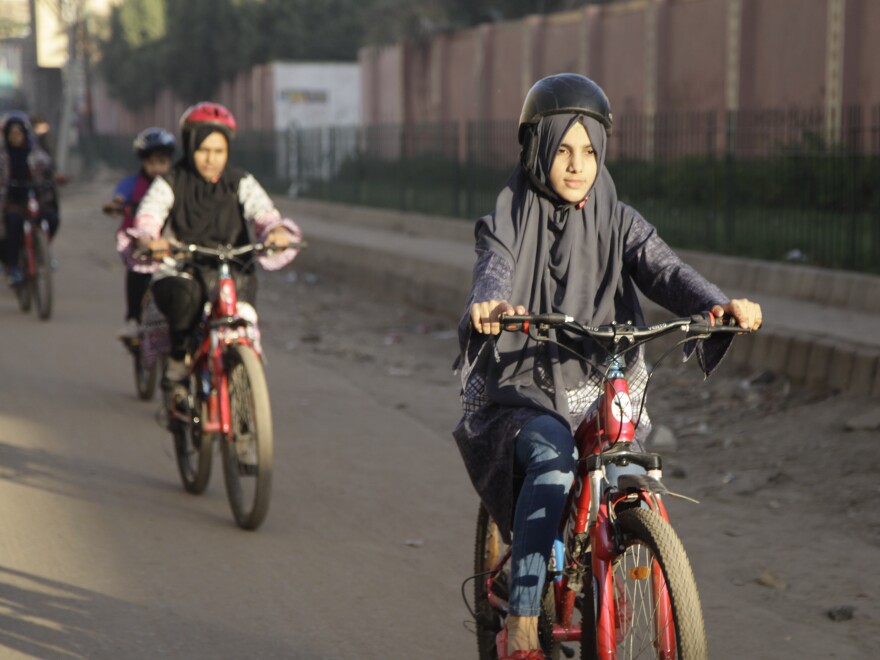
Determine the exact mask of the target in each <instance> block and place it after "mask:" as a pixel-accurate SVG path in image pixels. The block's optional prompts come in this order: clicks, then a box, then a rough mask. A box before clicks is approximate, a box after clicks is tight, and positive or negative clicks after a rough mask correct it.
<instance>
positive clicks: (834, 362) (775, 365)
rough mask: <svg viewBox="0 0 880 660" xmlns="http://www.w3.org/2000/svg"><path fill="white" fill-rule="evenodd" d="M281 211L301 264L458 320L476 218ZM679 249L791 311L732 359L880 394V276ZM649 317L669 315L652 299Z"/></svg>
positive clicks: (729, 283)
mask: <svg viewBox="0 0 880 660" xmlns="http://www.w3.org/2000/svg"><path fill="white" fill-rule="evenodd" d="M279 208H281V210H282V211H284V212H285V213H287V214H289V215H290V217H293V218H294V219H296V220H297V222H299V223H300V224H301V226H302V227H303V231H304V232H305V234H306V237H307V239H308V240H309V242H310V244H311V245H312V248H311V249H309V250H306V251H305V252H304V253H303V255H302V256H301V257H299V258H298V261H297V264H298V266H299V267H300V268H306V269H313V270H316V271H325V272H333V273H334V274H336V275H338V276H340V277H342V278H344V279H348V280H351V281H354V282H357V283H358V284H360V285H363V286H366V287H367V288H369V289H371V290H375V291H377V292H380V293H381V294H383V295H390V296H393V297H395V298H398V299H400V300H403V301H405V302H407V303H409V304H413V305H416V306H419V307H422V308H428V309H430V310H431V311H434V312H438V313H440V314H443V315H446V316H448V317H449V318H450V319H451V320H455V321H457V320H458V318H459V316H460V314H461V312H462V311H463V306H464V303H465V298H466V296H467V293H468V291H469V289H470V283H471V267H472V265H473V228H472V227H473V225H472V223H470V222H466V221H462V220H460V219H455V218H439V217H435V216H426V215H419V214H407V213H401V212H397V211H387V210H383V209H373V208H364V207H356V206H349V205H345V204H335V203H326V202H316V201H312V200H280V201H279ZM679 253H680V254H681V256H682V258H683V259H684V260H685V261H686V262H688V263H690V264H691V265H692V266H694V268H696V269H697V270H698V271H699V272H701V273H703V274H704V275H705V276H706V277H707V278H708V279H710V280H712V281H714V282H715V283H717V284H718V285H719V286H721V287H722V288H723V289H725V290H728V294H730V293H731V291H733V292H735V295H736V296H743V295H745V296H747V297H750V298H754V299H760V300H761V301H762V303H763V302H764V301H765V300H768V301H769V303H770V304H767V305H765V307H767V308H769V307H770V306H771V305H773V306H775V305H778V307H779V308H781V309H784V310H785V312H784V313H785V314H786V315H787V316H790V317H793V318H786V319H785V321H786V322H787V323H788V324H787V325H786V324H784V323H776V324H774V323H772V322H770V320H769V319H768V320H767V322H765V325H764V328H763V329H762V330H761V332H759V333H757V334H756V335H754V336H752V337H749V338H748V340H747V341H745V340H740V341H738V342H737V346H736V349H735V350H734V351H731V356H730V360H731V361H732V362H734V363H737V364H742V365H745V366H747V367H748V368H750V369H753V370H755V371H763V370H768V369H769V370H773V371H776V372H778V373H782V374H784V375H786V376H788V377H789V378H790V379H791V380H792V381H793V382H795V383H798V384H804V385H808V386H816V387H829V388H832V389H834V390H839V391H846V392H851V393H854V394H861V395H868V396H873V397H877V398H880V330H878V329H880V277H875V276H870V275H862V274H858V273H849V272H844V271H830V270H823V269H819V268H813V267H808V266H803V265H788V264H777V263H770V262H762V261H756V260H750V259H737V258H735V257H727V256H720V255H712V254H705V253H699V252H692V251H684V250H682V251H679ZM755 292H758V293H755ZM783 303H784V305H783ZM646 314H647V315H648V316H649V318H652V319H653V318H656V319H658V320H659V319H661V318H663V317H664V316H666V315H667V313H666V312H665V311H663V310H661V309H660V308H659V307H656V306H655V305H652V304H650V303H649V304H647V305H646ZM854 316H857V317H858V318H857V319H856V320H857V321H858V322H859V324H858V325H859V327H858V328H857V330H858V331H855V330H853V331H850V332H849V334H842V333H843V331H844V330H847V328H840V329H839V331H840V332H841V334H837V335H832V334H831V333H830V332H828V331H827V330H828V329H829V328H830V329H834V326H833V324H832V322H833V321H834V320H835V319H837V318H841V317H854Z"/></svg>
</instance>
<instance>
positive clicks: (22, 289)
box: [12, 246, 33, 313]
mask: <svg viewBox="0 0 880 660" xmlns="http://www.w3.org/2000/svg"><path fill="white" fill-rule="evenodd" d="M18 261H19V266H18V267H19V268H20V269H21V272H22V273H25V274H26V273H27V272H28V259H27V251H26V250H25V248H24V246H22V248H21V254H20V256H19V259H18ZM12 288H13V289H15V297H16V299H17V300H18V308H19V309H20V310H21V311H22V312H24V313H28V312H30V311H31V304H32V302H33V301H32V299H31V287H30V284H29V283H28V281H27V279H25V280H23V281H21V282H19V283H18V284H15V285H13V287H12Z"/></svg>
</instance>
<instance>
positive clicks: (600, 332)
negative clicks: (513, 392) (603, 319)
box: [501, 312, 752, 345]
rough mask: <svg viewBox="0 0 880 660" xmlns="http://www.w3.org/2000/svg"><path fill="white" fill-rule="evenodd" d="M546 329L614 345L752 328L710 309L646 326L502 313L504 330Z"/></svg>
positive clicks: (555, 316)
mask: <svg viewBox="0 0 880 660" xmlns="http://www.w3.org/2000/svg"><path fill="white" fill-rule="evenodd" d="M533 327H534V328H535V329H536V330H547V329H550V328H559V329H562V330H565V331H567V332H571V333H572V334H577V335H582V336H584V337H590V338H592V339H595V340H597V341H598V342H599V343H600V344H603V345H614V344H617V343H619V342H621V341H628V342H629V343H630V344H634V343H636V342H637V341H639V342H644V341H648V340H650V339H654V338H656V337H661V336H663V335H667V334H670V333H672V332H675V331H676V330H681V331H682V332H684V333H686V334H687V335H689V336H690V335H694V336H699V335H709V334H714V333H718V332H721V333H727V334H744V333H750V332H752V331H751V330H748V329H745V328H741V327H740V326H739V325H737V324H736V319H734V318H733V317H729V318H728V319H725V320H721V319H717V318H716V317H715V316H714V315H712V314H711V313H710V312H704V313H701V314H694V315H693V316H689V317H682V318H676V319H671V320H669V321H664V322H663V323H656V324H654V325H649V326H636V325H633V324H631V323H610V324H607V325H600V326H596V327H591V326H587V325H583V324H581V323H578V322H577V321H575V320H574V318H573V317H571V316H566V315H565V314H560V313H550V314H511V315H503V316H502V317H501V328H502V329H503V330H505V331H507V332H526V333H529V334H531V332H530V331H531V329H532V328H533Z"/></svg>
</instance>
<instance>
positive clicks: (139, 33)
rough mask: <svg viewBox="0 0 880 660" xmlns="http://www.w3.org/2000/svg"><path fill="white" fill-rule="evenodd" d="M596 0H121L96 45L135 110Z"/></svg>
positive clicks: (113, 86)
mask: <svg viewBox="0 0 880 660" xmlns="http://www.w3.org/2000/svg"><path fill="white" fill-rule="evenodd" d="M597 1H601V0H185V1H183V0H122V2H121V3H120V4H118V5H117V6H115V7H114V9H113V10H112V12H111V14H110V18H109V26H108V29H107V30H106V33H107V36H106V38H105V39H104V40H102V41H101V42H100V50H101V55H102V59H101V72H102V74H103V77H104V79H105V80H106V82H107V84H108V86H109V88H110V90H111V93H113V94H114V96H116V97H117V98H119V99H121V100H122V101H123V102H124V103H125V104H126V105H128V106H129V107H131V108H137V107H140V106H142V105H144V104H145V103H148V102H150V101H151V100H152V99H153V98H154V97H155V95H156V94H158V93H159V91H161V90H162V89H163V88H165V87H167V88H170V89H171V90H172V91H173V92H174V93H175V95H176V96H177V97H178V98H180V99H181V100H184V101H194V100H197V99H202V98H208V97H210V96H211V95H212V94H213V93H214V92H216V90H217V88H218V87H219V86H220V84H221V83H222V82H223V81H225V80H229V79H231V78H233V77H234V76H235V75H236V74H238V73H239V72H242V71H246V70H249V69H250V68H252V67H253V66H254V65H257V64H262V63H265V62H271V61H274V60H288V61H289V60H297V61H326V60H331V61H351V60H355V59H356V58H357V53H358V50H359V49H360V48H361V47H362V46H365V45H371V44H389V43H395V42H399V41H405V40H421V39H426V38H430V37H431V36H432V35H434V34H437V33H438V32H442V31H447V30H453V29H461V28H465V27H469V26H472V25H476V24H478V23H482V22H486V21H499V20H510V19H515V18H518V17H521V16H523V15H526V14H530V13H543V12H551V11H559V10H562V9H571V8H574V7H578V6H583V5H584V4H588V3H589V2H597Z"/></svg>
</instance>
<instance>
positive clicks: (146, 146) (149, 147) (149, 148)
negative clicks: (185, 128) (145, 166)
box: [132, 127, 176, 160]
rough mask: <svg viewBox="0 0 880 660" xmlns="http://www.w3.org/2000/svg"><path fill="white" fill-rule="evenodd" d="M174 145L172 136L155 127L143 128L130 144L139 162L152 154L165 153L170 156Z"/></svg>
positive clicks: (172, 153)
mask: <svg viewBox="0 0 880 660" xmlns="http://www.w3.org/2000/svg"><path fill="white" fill-rule="evenodd" d="M175 145H176V141H175V139H174V135H172V134H171V133H169V132H168V131H166V130H165V129H164V128H156V127H151V128H145V129H144V130H142V131H141V132H140V133H138V135H137V137H136V138H135V139H134V142H133V143H132V146H133V147H134V152H135V153H136V154H137V157H138V158H140V159H141V160H143V159H144V158H146V157H147V156H149V155H151V154H154V153H165V154H167V155H169V156H172V155H174V147H175Z"/></svg>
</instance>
